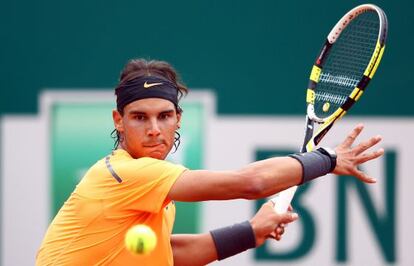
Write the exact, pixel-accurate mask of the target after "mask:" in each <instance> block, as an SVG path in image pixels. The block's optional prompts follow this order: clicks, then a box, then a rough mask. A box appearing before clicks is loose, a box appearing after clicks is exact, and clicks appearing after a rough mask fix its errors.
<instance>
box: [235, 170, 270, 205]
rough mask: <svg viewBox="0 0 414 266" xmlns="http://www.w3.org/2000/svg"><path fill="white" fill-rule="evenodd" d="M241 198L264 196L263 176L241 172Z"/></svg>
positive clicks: (251, 198)
mask: <svg viewBox="0 0 414 266" xmlns="http://www.w3.org/2000/svg"><path fill="white" fill-rule="evenodd" d="M240 174H241V178H240V179H239V180H241V186H240V187H241V198H244V199H248V200H253V199H260V198H263V197H265V196H266V186H265V182H264V178H262V177H259V176H257V175H255V174H254V173H249V172H241V173H240Z"/></svg>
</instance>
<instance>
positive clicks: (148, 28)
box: [0, 0, 414, 116]
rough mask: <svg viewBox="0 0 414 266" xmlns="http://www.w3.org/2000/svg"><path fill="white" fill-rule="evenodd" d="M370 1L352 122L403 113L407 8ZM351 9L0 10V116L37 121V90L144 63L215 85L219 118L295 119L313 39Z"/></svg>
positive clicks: (22, 1) (96, 81) (98, 4)
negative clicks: (370, 37) (376, 43)
mask: <svg viewBox="0 0 414 266" xmlns="http://www.w3.org/2000/svg"><path fill="white" fill-rule="evenodd" d="M371 2H373V3H374V4H377V5H379V6H381V7H382V8H383V9H384V10H385V11H386V13H387V14H388V18H389V24H390V25H389V26H390V27H389V29H390V30H389V41H388V47H387V48H386V54H385V56H384V59H383V62H382V65H381V66H380V68H379V72H378V74H377V76H376V77H375V78H374V80H373V84H371V86H370V88H369V92H368V93H367V94H366V95H365V97H364V99H363V102H364V104H362V105H357V106H356V107H355V109H354V110H352V113H353V114H362V115H381V116H383V115H386V116H391V115H404V116H411V115H414V109H413V108H409V106H410V97H408V96H414V92H413V90H412V89H411V84H412V83H413V79H414V75H412V74H411V72H412V71H411V68H410V67H409V63H410V62H412V61H414V56H413V55H412V54H411V53H410V52H409V51H410V50H411V43H412V42H413V40H414V37H413V35H412V34H411V33H412V29H413V28H414V19H413V17H412V16H411V11H412V10H413V8H414V2H412V1H408V0H404V1H402V0H396V1H385V0H384V1H371ZM361 3H365V1H345V0H341V1H340V0H335V1H332V0H314V1H275V0H263V1H220V0H210V1H190V0H187V1H136V0H125V1H97V0H90V1H54V0H43V1H28V0H14V1H2V4H1V8H0V33H1V37H0V38H1V42H0V112H1V113H2V114H4V113H34V112H37V108H38V107H37V97H38V93H39V91H41V90H42V89H44V88H57V89H59V88H68V87H70V88H82V89H85V88H88V89H93V88H113V87H114V86H115V84H116V82H117V78H118V74H119V72H120V70H121V68H122V67H123V65H124V64H125V63H126V62H127V60H128V59H130V58H136V57H145V58H148V59H163V60H167V61H169V62H171V63H172V64H173V65H174V66H175V67H176V68H177V69H178V70H179V72H180V73H181V75H182V77H183V79H184V81H185V82H186V84H187V85H188V86H189V87H192V88H214V89H215V90H216V93H217V99H218V112H219V113H222V114H301V113H303V112H304V91H305V87H306V85H307V78H308V74H309V71H310V66H311V64H312V62H313V60H314V57H315V56H316V53H317V52H318V51H319V49H320V46H321V44H322V41H323V40H324V38H325V36H326V34H327V32H328V31H329V30H330V28H331V27H332V26H333V23H334V22H336V20H337V19H338V18H339V17H340V16H341V15H343V13H344V12H346V11H348V10H349V9H351V8H352V7H354V6H356V5H358V4H361ZM388 99H391V100H392V101H391V102H389V101H388V102H387V100H388ZM378 107H379V108H378Z"/></svg>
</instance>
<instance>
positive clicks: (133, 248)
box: [125, 224, 157, 255]
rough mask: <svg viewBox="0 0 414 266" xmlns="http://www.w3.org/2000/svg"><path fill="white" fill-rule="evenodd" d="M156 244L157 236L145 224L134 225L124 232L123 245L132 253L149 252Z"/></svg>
mask: <svg viewBox="0 0 414 266" xmlns="http://www.w3.org/2000/svg"><path fill="white" fill-rule="evenodd" d="M156 245H157V236H156V235H155V233H154V231H152V229H151V228H150V227H148V226H146V225H143V224H138V225H134V226H133V227H131V228H130V229H129V230H128V232H127V233H126V234H125V246H126V248H127V249H128V250H129V251H130V252H132V253H133V254H137V255H145V254H149V253H151V251H153V250H154V248H155V246H156Z"/></svg>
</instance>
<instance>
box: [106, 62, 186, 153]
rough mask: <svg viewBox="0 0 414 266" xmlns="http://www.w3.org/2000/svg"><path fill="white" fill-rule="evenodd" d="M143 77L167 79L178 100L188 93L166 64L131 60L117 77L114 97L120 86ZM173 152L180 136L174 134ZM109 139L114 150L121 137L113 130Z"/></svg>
mask: <svg viewBox="0 0 414 266" xmlns="http://www.w3.org/2000/svg"><path fill="white" fill-rule="evenodd" d="M143 76H156V77H160V78H165V79H168V80H169V81H171V82H173V83H174V84H175V85H176V86H177V88H178V100H180V99H181V98H182V97H183V96H185V95H186V94H187V93H188V88H187V87H186V86H185V85H184V84H183V83H182V81H181V79H180V76H179V75H178V73H177V71H176V70H175V69H174V68H173V67H172V66H171V65H170V64H169V63H167V62H165V61H158V60H145V59H132V60H130V61H129V62H128V63H127V64H126V65H125V67H124V69H123V70H122V72H121V76H120V77H119V84H118V86H117V87H116V88H115V95H116V96H117V97H118V94H119V90H120V89H122V86H120V85H122V84H124V83H125V82H127V81H130V80H133V79H136V78H140V77H143ZM176 111H177V113H182V112H183V110H182V109H181V108H180V106H176ZM118 112H119V113H120V114H121V115H124V110H118ZM175 134H176V136H175V141H174V148H175V150H174V152H175V151H176V150H177V149H178V146H180V134H179V133H178V132H177V131H176V132H175ZM111 137H112V138H113V139H114V140H115V143H114V148H115V149H116V148H117V147H118V145H119V142H120V141H121V136H120V134H119V132H118V130H116V129H114V130H113V131H112V133H111Z"/></svg>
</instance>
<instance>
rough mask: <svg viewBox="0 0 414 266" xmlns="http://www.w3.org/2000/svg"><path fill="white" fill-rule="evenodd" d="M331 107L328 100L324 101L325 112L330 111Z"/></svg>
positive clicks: (323, 108)
mask: <svg viewBox="0 0 414 266" xmlns="http://www.w3.org/2000/svg"><path fill="white" fill-rule="evenodd" d="M329 107H330V104H329V103H328V102H326V103H324V104H323V106H322V110H323V111H324V112H328V110H329Z"/></svg>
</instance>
